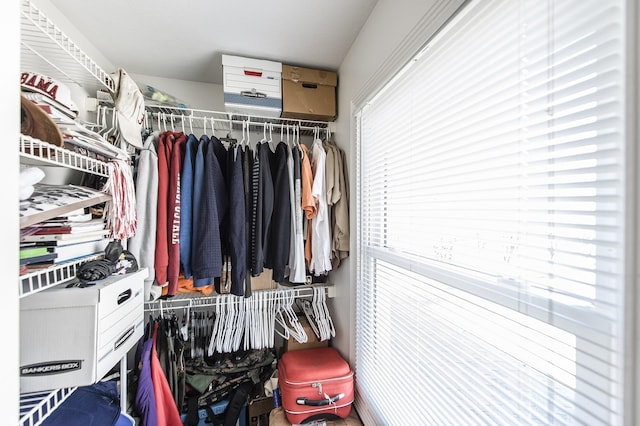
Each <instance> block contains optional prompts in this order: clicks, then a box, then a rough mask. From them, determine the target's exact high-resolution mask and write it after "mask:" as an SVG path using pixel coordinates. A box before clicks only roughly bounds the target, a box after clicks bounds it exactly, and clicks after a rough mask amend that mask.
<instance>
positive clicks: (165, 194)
mask: <svg viewBox="0 0 640 426" xmlns="http://www.w3.org/2000/svg"><path fill="white" fill-rule="evenodd" d="M167 135H168V133H167V132H163V133H161V134H160V139H159V140H158V197H157V200H158V202H157V210H156V216H157V220H156V223H157V225H156V248H155V256H154V271H155V274H156V281H157V283H158V285H161V286H163V285H165V284H166V282H167V267H168V266H169V245H168V244H167V237H168V236H167V223H168V218H167V205H168V198H169V169H170V164H169V161H170V158H171V147H170V146H169V147H167V143H166V142H167Z"/></svg>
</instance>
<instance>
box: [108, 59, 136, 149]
mask: <svg viewBox="0 0 640 426" xmlns="http://www.w3.org/2000/svg"><path fill="white" fill-rule="evenodd" d="M111 76H112V77H113V82H114V84H115V87H116V90H115V92H114V93H112V94H111V96H112V97H113V102H114V104H115V110H116V123H117V126H118V129H119V131H120V135H121V136H122V139H124V141H125V142H127V143H128V144H130V145H133V146H134V147H136V148H139V149H142V124H143V122H144V97H143V96H142V92H141V91H140V89H139V88H138V85H137V84H136V83H135V82H134V81H133V79H132V78H131V77H130V76H129V74H127V72H126V71H125V70H123V69H122V68H119V69H118V71H117V72H115V73H112V74H111Z"/></svg>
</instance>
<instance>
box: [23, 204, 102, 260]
mask: <svg viewBox="0 0 640 426" xmlns="http://www.w3.org/2000/svg"><path fill="white" fill-rule="evenodd" d="M109 241H110V238H109V230H108V229H107V228H106V222H105V220H104V218H95V217H93V216H92V214H91V213H88V212H87V211H86V210H85V209H79V210H78V211H74V212H71V213H69V214H67V215H65V216H61V217H56V218H53V219H49V220H45V221H43V222H39V223H37V224H35V225H32V226H30V227H29V229H28V230H27V232H25V233H24V234H23V235H22V236H21V237H20V265H21V267H22V269H23V270H24V272H28V271H29V270H32V269H35V268H42V267H43V266H44V267H46V266H50V265H54V264H59V263H63V262H69V261H72V260H76V259H79V258H82V257H86V256H90V255H95V254H99V253H104V250H105V248H106V247H107V245H108V244H109Z"/></svg>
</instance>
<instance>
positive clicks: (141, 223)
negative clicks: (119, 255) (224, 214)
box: [127, 131, 160, 300]
mask: <svg viewBox="0 0 640 426" xmlns="http://www.w3.org/2000/svg"><path fill="white" fill-rule="evenodd" d="M159 139H160V132H159V131H155V132H152V133H151V134H150V135H149V136H148V137H147V138H146V139H145V142H144V145H143V148H142V149H141V150H140V152H139V154H138V160H137V168H136V184H135V187H136V210H137V212H138V229H137V232H136V234H135V235H134V236H132V237H131V238H129V240H128V242H127V249H128V250H129V251H130V252H131V254H132V255H133V256H134V257H135V258H136V260H137V261H138V265H139V266H140V268H147V270H148V271H149V274H148V277H147V278H145V281H144V300H155V299H157V297H158V296H159V295H160V290H159V288H158V287H157V286H153V283H154V280H155V250H156V225H157V220H158V141H159ZM153 287H155V288H157V289H158V291H152V289H153ZM152 294H153V297H152Z"/></svg>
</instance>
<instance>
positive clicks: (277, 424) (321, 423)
mask: <svg viewBox="0 0 640 426" xmlns="http://www.w3.org/2000/svg"><path fill="white" fill-rule="evenodd" d="M305 424H306V425H307V426H362V422H361V421H360V419H359V418H358V415H357V413H356V410H354V409H353V408H352V409H351V412H350V413H349V415H348V416H347V417H346V418H344V419H339V420H318V421H312V422H308V423H305ZM269 425H270V426H293V425H292V424H291V423H290V422H289V420H287V413H285V411H284V409H283V408H282V407H277V408H274V409H273V410H271V413H270V414H269Z"/></svg>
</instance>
